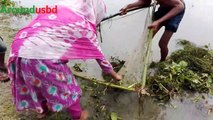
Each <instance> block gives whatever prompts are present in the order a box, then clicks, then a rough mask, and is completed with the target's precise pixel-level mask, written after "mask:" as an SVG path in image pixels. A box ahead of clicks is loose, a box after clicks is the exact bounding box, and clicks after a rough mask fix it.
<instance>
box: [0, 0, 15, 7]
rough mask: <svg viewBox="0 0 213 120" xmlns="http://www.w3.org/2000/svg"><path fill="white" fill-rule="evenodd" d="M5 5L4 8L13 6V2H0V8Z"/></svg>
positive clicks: (9, 0) (2, 0)
mask: <svg viewBox="0 0 213 120" xmlns="http://www.w3.org/2000/svg"><path fill="white" fill-rule="evenodd" d="M2 5H5V6H15V2H13V1H11V0H1V2H0V6H2Z"/></svg>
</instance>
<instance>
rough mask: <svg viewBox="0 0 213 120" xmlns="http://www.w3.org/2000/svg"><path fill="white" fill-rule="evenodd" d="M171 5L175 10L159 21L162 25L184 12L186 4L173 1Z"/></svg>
mask: <svg viewBox="0 0 213 120" xmlns="http://www.w3.org/2000/svg"><path fill="white" fill-rule="evenodd" d="M170 4H171V7H173V8H172V9H171V10H170V11H169V12H168V13H167V14H166V15H164V16H163V17H162V18H160V19H159V20H157V21H158V22H160V23H162V22H164V21H167V20H169V19H170V18H172V17H174V16H176V15H177V14H179V13H180V12H182V11H183V10H184V4H183V2H181V1H180V0H171V2H170Z"/></svg>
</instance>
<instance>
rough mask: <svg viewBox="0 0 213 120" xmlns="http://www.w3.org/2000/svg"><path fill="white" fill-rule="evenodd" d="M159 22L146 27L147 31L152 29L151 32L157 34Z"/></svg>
mask: <svg viewBox="0 0 213 120" xmlns="http://www.w3.org/2000/svg"><path fill="white" fill-rule="evenodd" d="M160 24H161V23H160V22H159V21H154V22H153V23H152V24H151V25H149V26H148V28H149V29H152V30H153V32H157V31H158V29H159V27H160Z"/></svg>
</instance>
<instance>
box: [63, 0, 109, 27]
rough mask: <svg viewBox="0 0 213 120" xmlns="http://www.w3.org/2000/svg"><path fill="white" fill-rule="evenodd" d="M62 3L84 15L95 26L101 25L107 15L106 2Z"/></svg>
mask: <svg viewBox="0 0 213 120" xmlns="http://www.w3.org/2000/svg"><path fill="white" fill-rule="evenodd" d="M60 3H62V4H63V5H65V6H69V7H70V9H72V10H74V11H76V12H78V13H80V14H81V15H84V16H85V17H86V18H87V19H88V20H89V21H90V22H92V23H94V24H99V23H100V22H101V20H102V19H103V18H104V16H105V13H106V6H105V2H104V0H63V1H61V2H60Z"/></svg>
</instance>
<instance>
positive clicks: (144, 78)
mask: <svg viewBox="0 0 213 120" xmlns="http://www.w3.org/2000/svg"><path fill="white" fill-rule="evenodd" d="M156 5H157V2H156V1H155V2H154V3H153V9H152V14H151V23H152V22H153V15H154V12H155V9H156ZM152 39H153V30H152V29H149V33H148V47H147V51H146V57H145V62H144V70H143V77H142V89H144V88H145V86H146V80H147V70H148V65H149V59H150V53H151V48H152Z"/></svg>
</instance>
